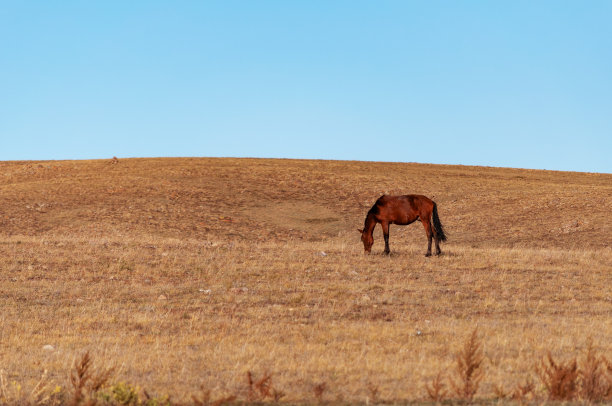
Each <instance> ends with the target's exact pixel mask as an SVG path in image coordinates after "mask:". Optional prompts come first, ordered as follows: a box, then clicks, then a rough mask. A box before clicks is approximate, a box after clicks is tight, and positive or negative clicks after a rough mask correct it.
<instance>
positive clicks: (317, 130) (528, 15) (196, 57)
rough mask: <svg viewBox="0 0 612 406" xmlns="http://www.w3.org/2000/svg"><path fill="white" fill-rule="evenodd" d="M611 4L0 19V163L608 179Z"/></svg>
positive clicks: (146, 7) (75, 5)
mask: <svg viewBox="0 0 612 406" xmlns="http://www.w3.org/2000/svg"><path fill="white" fill-rule="evenodd" d="M611 22H612V1H608V0H604V1H597V0H589V1H582V0H576V1H561V0H554V1H552V0H551V1H545V0H538V1H532V0H529V1H516V0H507V1H502V0H500V1H497V0H495V1H490V0H486V1H485V0H482V1H451V0H448V1H429V0H428V1H408V0H399V1H387V0H370V1H358V0H301V1H298V0H278V1H269V0H243V1H232V0H219V1H204V0H201V1H170V0H168V1H154V0H148V1H137V0H130V1H125V0H120V1H112V0H105V1H62V0H58V1H43V0H40V1H34V0H32V1H23V0H7V1H2V3H1V5H0V160H22V159H37V160H38V159H87V158H111V157H113V156H117V157H119V158H122V157H151V156H155V157H157V156H232V157H247V156H248V157H278V158H315V159H319V158H320V159H348V160H371V161H399V162H428V163H443V164H463V165H487V166H507V167H521V168H536V169H555V170H574V171H587V172H607V173H612V158H611V156H612V23H611Z"/></svg>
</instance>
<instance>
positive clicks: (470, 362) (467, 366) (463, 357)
mask: <svg viewBox="0 0 612 406" xmlns="http://www.w3.org/2000/svg"><path fill="white" fill-rule="evenodd" d="M456 359H457V369H456V372H457V375H458V377H459V379H458V380H457V381H455V380H454V379H451V380H450V382H451V386H452V387H453V389H454V391H455V394H456V395H457V396H458V397H459V398H461V399H468V400H471V399H473V398H474V395H475V394H476V392H477V391H478V386H479V385H480V381H481V380H482V377H483V369H482V362H483V360H484V358H483V355H482V343H481V341H480V339H479V337H478V331H477V329H474V331H472V334H471V335H470V338H469V339H468V340H467V341H466V343H465V345H464V346H463V350H462V351H461V352H460V353H459V354H457V358H456Z"/></svg>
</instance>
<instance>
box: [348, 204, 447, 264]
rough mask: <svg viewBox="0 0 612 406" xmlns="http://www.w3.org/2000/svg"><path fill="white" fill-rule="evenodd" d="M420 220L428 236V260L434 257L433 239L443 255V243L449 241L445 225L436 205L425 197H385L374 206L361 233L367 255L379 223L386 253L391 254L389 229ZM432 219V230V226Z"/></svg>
mask: <svg viewBox="0 0 612 406" xmlns="http://www.w3.org/2000/svg"><path fill="white" fill-rule="evenodd" d="M416 220H421V223H423V227H425V233H426V234H427V240H428V244H427V253H426V254H425V256H426V257H429V256H431V238H432V237H433V238H434V240H435V241H436V255H440V254H441V253H442V251H441V250H440V241H446V235H444V230H443V229H442V223H441V222H440V218H439V217H438V209H437V206H436V203H435V202H434V201H433V200H431V199H429V198H428V197H425V196H422V195H405V196H387V195H382V196H381V197H380V198H379V199H378V200H377V201H376V203H374V206H372V208H371V209H370V211H368V215H367V216H366V218H365V226H364V228H363V230H359V232H360V233H361V241H363V248H364V249H365V252H367V253H369V252H370V250H371V249H372V244H374V237H373V233H374V227H376V223H380V225H381V226H382V230H383V235H384V237H385V251H384V253H385V254H389V252H390V251H389V226H390V225H391V224H397V225H400V226H405V225H408V224H411V223H413V222H415V221H416ZM432 220H433V227H432Z"/></svg>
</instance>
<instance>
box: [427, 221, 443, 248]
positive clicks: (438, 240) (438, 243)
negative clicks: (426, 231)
mask: <svg viewBox="0 0 612 406" xmlns="http://www.w3.org/2000/svg"><path fill="white" fill-rule="evenodd" d="M429 227H430V228H431V230H432V231H433V238H434V241H435V243H436V255H440V254H441V253H442V250H441V249H440V238H439V236H438V233H437V232H436V228H435V227H432V226H431V224H430V226H429Z"/></svg>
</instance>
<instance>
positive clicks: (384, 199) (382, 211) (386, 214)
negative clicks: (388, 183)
mask: <svg viewBox="0 0 612 406" xmlns="http://www.w3.org/2000/svg"><path fill="white" fill-rule="evenodd" d="M433 205H434V203H433V201H432V200H431V199H429V198H428V197H426V196H423V195H403V196H387V195H383V196H381V197H380V198H379V199H378V200H377V201H376V204H375V205H374V207H372V210H375V211H377V212H378V213H375V214H376V217H377V219H378V220H379V221H388V222H390V223H395V224H400V225H405V224H410V223H412V222H413V221H415V220H416V219H418V218H419V217H420V218H429V216H430V215H431V211H432V209H433Z"/></svg>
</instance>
